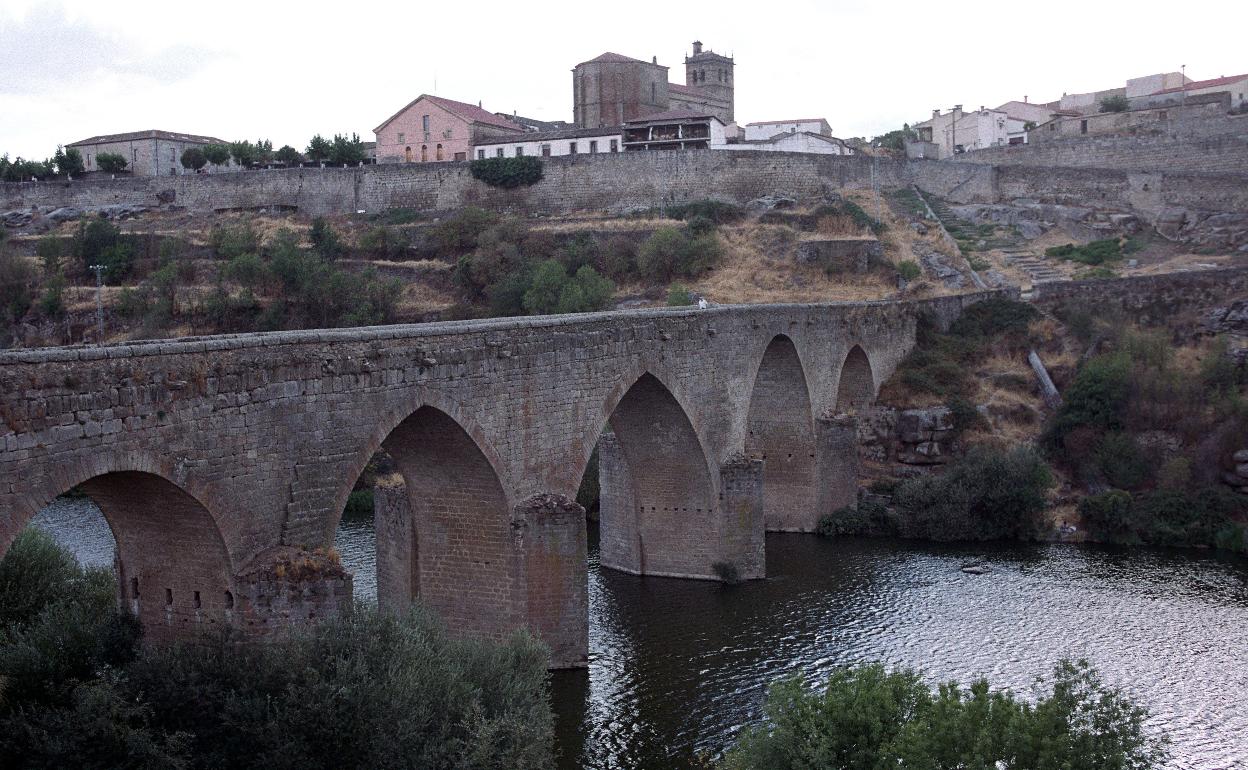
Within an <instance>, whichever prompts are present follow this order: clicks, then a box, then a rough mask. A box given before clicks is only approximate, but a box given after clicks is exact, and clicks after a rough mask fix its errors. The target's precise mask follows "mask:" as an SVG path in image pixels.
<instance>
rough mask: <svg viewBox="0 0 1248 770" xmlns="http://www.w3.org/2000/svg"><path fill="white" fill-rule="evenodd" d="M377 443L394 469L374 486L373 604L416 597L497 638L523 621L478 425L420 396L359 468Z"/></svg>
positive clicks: (507, 520)
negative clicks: (375, 590) (375, 598)
mask: <svg viewBox="0 0 1248 770" xmlns="http://www.w3.org/2000/svg"><path fill="white" fill-rule="evenodd" d="M422 400H431V399H422ZM443 405H444V406H447V407H448V408H450V409H451V410H452V411H456V412H459V411H460V410H459V409H456V408H454V406H453V405H450V404H446V403H445V402H444V403H443ZM389 422H390V421H387V423H389ZM474 433H475V434H476V435H473V434H474ZM378 449H380V450H383V451H385V453H386V454H388V455H389V456H390V458H392V459H393V461H394V465H395V467H396V468H397V472H398V478H391V479H384V480H381V481H379V482H378V484H377V486H376V487H375V489H374V505H375V506H376V512H375V521H376V525H377V533H376V534H377V541H378V565H377V572H378V599H379V602H381V603H382V604H383V605H387V606H391V607H395V608H400V609H401V608H403V607H406V606H407V605H408V604H410V603H411V601H412V600H413V599H415V598H417V597H419V598H420V600H421V601H422V602H423V603H424V604H426V605H427V606H429V607H431V608H432V609H434V610H436V611H437V612H438V613H439V615H440V616H441V617H442V619H443V620H444V621H445V622H446V624H447V626H448V627H449V628H451V629H452V630H453V631H454V632H455V633H457V634H462V635H465V636H486V637H495V638H497V637H501V636H502V635H504V634H506V633H507V632H508V631H510V630H511V629H513V628H515V627H517V626H518V625H522V624H523V622H524V613H523V604H524V602H523V599H522V597H523V591H522V589H521V588H519V587H517V585H516V579H515V577H516V576H515V560H514V554H513V548H512V531H511V518H512V517H511V504H510V501H509V498H508V495H507V491H506V485H505V484H504V482H503V479H502V475H501V474H500V472H499V470H498V468H499V467H500V465H499V464H498V462H497V456H496V455H494V453H493V451H492V450H490V449H489V447H488V444H486V443H485V442H484V441H483V439H482V438H481V432H480V428H479V427H478V426H476V425H475V424H471V423H470V426H469V427H466V426H465V425H464V424H463V423H462V422H461V421H460V419H457V418H456V417H455V416H453V415H452V414H450V413H448V412H447V411H445V410H444V409H443V408H440V407H439V406H434V405H432V404H429V403H421V404H420V405H419V406H417V407H416V408H415V409H414V410H413V411H411V412H410V413H409V414H407V415H406V416H405V417H403V418H402V419H400V420H399V421H398V422H397V424H392V425H391V426H390V427H389V430H387V431H386V433H385V435H384V436H383V437H382V438H381V439H380V440H379V441H377V442H376V443H372V444H370V446H369V451H368V452H367V453H366V454H364V455H363V457H362V458H361V460H360V461H359V463H358V468H359V471H360V472H362V471H363V468H364V466H365V465H366V464H367V462H368V458H369V457H371V456H372V454H374V453H375V452H376V451H377V450H378ZM356 476H358V472H357V474H355V475H354V476H352V477H350V482H354V479H355V477H356ZM349 493H350V484H348V485H347V486H346V487H344V489H343V491H342V494H341V495H340V497H339V498H338V499H337V505H336V506H335V511H334V513H333V515H332V517H331V518H332V519H333V520H334V522H335V523H336V522H337V519H338V518H339V517H340V516H341V511H342V508H343V506H344V504H345V502H346V496H347V495H348V494H349Z"/></svg>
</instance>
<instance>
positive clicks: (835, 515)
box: [815, 500, 901, 537]
mask: <svg viewBox="0 0 1248 770" xmlns="http://www.w3.org/2000/svg"><path fill="white" fill-rule="evenodd" d="M815 532H816V533H817V534H819V535H822V536H823V537H842V536H852V535H860V536H869V537H896V536H897V535H899V534H900V533H901V524H900V522H899V520H898V518H897V516H896V514H894V513H893V512H892V511H890V510H888V507H887V506H885V505H883V504H882V503H878V502H875V501H873V500H863V501H862V502H860V503H859V504H858V505H857V506H852V505H851V506H845V507H844V508H838V509H836V510H835V511H833V512H831V513H825V514H823V515H822V516H820V517H819V522H818V523H817V524H816V525H815Z"/></svg>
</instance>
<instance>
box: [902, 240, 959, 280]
mask: <svg viewBox="0 0 1248 770" xmlns="http://www.w3.org/2000/svg"><path fill="white" fill-rule="evenodd" d="M913 249H914V255H915V256H916V257H918V260H919V264H920V265H922V266H923V269H924V270H925V271H926V272H927V273H929V274H931V275H932V276H933V277H935V278H936V280H938V281H940V282H941V283H943V284H944V285H945V286H948V287H949V288H951V289H960V288H962V287H963V286H965V285H966V277H965V276H963V275H962V273H961V272H960V271H959V270H958V269H957V268H955V267H954V266H953V265H951V264H949V257H947V256H945V255H944V254H941V253H940V252H939V251H936V250H935V249H933V248H931V247H929V246H924V245H923V244H919V243H916V244H915V245H914V247H913Z"/></svg>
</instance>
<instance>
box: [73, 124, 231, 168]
mask: <svg viewBox="0 0 1248 770" xmlns="http://www.w3.org/2000/svg"><path fill="white" fill-rule="evenodd" d="M208 144H229V143H228V142H226V141H225V140H223V139H217V138H215V137H211V136H199V135H197V134H180V133H177V132H174V131H157V130H151V131H132V132H130V133H127V134H105V135H103V136H93V137H91V138H89V139H81V140H79V141H77V142H71V143H69V144H67V145H65V147H66V148H67V149H68V148H73V149H75V150H78V152H80V153H82V162H83V166H84V167H85V169H86V170H87V171H99V170H100V164H99V157H100V153H113V154H115V155H120V156H122V157H123V158H125V159H126V164H127V165H126V171H129V172H130V173H131V174H133V175H134V176H178V175H180V174H193V173H195V172H194V171H191V170H189V169H185V168H182V153H183V152H184V151H186V150H187V149H189V148H191V147H203V146H204V145H208ZM225 168H230V169H232V170H238V167H237V165H235V164H234V161H233V160H231V161H230V163H229V165H228V166H226V167H225Z"/></svg>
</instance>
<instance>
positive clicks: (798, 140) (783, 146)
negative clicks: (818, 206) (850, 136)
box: [715, 132, 853, 155]
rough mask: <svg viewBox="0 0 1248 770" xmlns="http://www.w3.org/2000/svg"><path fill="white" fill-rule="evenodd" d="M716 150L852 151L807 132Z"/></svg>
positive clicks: (824, 153) (821, 153)
mask: <svg viewBox="0 0 1248 770" xmlns="http://www.w3.org/2000/svg"><path fill="white" fill-rule="evenodd" d="M715 149H717V150H762V151H763V152H806V153H812V154H816V155H852V154H853V151H852V150H850V149H849V148H848V147H844V146H842V145H841V144H840V143H839V142H829V141H827V140H826V139H821V138H820V137H819V136H818V135H813V136H812V135H811V134H810V133H809V132H802V133H799V134H786V135H785V136H782V137H780V138H778V139H776V140H775V141H774V142H752V143H748V144H725V145H723V146H722V147H715Z"/></svg>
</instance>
